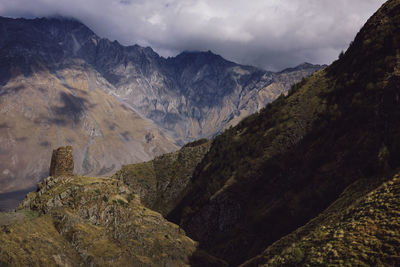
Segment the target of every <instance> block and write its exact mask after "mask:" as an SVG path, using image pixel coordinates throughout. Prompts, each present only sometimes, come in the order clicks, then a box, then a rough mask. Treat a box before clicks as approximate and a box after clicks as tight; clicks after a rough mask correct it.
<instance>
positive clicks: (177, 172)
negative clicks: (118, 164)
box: [113, 139, 210, 215]
mask: <svg viewBox="0 0 400 267" xmlns="http://www.w3.org/2000/svg"><path fill="white" fill-rule="evenodd" d="M209 148H210V143H209V142H207V140H206V139H204V140H203V141H202V140H199V141H195V142H192V143H189V144H187V145H185V146H184V147H183V148H182V149H180V150H178V151H177V152H173V153H168V154H164V155H162V156H159V157H156V158H155V159H154V160H152V161H148V162H143V163H137V164H130V165H125V166H123V167H122V168H121V170H119V171H118V172H117V173H115V174H114V175H113V177H114V178H116V179H120V180H122V181H123V182H124V183H126V184H127V185H129V187H130V189H131V190H132V191H133V192H134V193H136V194H138V195H139V196H140V199H141V201H142V203H143V204H144V205H145V206H146V207H149V208H151V209H153V210H156V211H158V212H160V213H161V214H163V215H166V214H168V213H169V212H170V211H171V210H172V209H173V208H174V207H175V206H176V204H177V203H178V202H179V201H180V200H181V196H182V194H183V192H184V190H185V188H186V186H187V185H188V183H189V181H190V179H191V177H192V174H193V171H194V169H195V168H196V166H197V164H198V163H199V162H200V161H201V160H202V159H203V157H204V155H205V154H206V153H207V151H208V150H209Z"/></svg>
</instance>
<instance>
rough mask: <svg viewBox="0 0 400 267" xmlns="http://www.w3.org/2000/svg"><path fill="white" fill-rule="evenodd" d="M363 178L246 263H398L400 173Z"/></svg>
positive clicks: (304, 264) (381, 264)
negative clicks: (318, 212)
mask: <svg viewBox="0 0 400 267" xmlns="http://www.w3.org/2000/svg"><path fill="white" fill-rule="evenodd" d="M382 180H386V179H369V180H366V179H360V180H357V181H356V182H355V183H353V184H352V185H350V186H349V187H348V188H347V189H346V190H345V191H344V192H343V193H342V194H341V195H340V197H339V198H338V199H337V200H336V201H335V202H334V203H333V204H332V205H330V206H329V207H328V208H327V209H326V210H325V211H324V212H323V213H321V214H320V215H319V216H318V217H316V218H314V219H313V220H311V221H310V222H308V223H307V224H306V225H305V226H303V227H301V228H299V229H298V230H296V231H295V232H293V233H291V234H290V235H287V236H285V237H284V238H282V239H280V240H279V241H277V242H275V243H274V244H273V245H271V246H270V247H268V249H266V250H265V251H264V252H263V253H262V254H261V255H259V256H257V257H255V258H254V259H252V260H250V261H248V262H246V263H245V264H243V266H260V265H266V266H294V265H298V266H300V265H301V266H397V265H398V264H399V262H400V249H399V248H400V232H399V227H400V220H399V219H398V218H399V215H400V212H399V210H400V176H399V174H396V175H395V176H394V177H393V178H392V179H389V180H388V181H386V182H384V183H382Z"/></svg>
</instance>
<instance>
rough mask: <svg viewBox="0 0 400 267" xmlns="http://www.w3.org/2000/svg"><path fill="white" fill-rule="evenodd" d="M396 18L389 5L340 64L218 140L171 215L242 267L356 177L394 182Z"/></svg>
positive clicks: (399, 72) (398, 76) (399, 10)
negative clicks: (391, 174)
mask: <svg viewBox="0 0 400 267" xmlns="http://www.w3.org/2000/svg"><path fill="white" fill-rule="evenodd" d="M399 14H400V1H398V0H391V1H388V2H387V3H386V4H384V5H383V7H382V8H381V9H380V10H379V11H378V12H377V13H376V14H375V15H374V16H373V17H372V18H371V19H370V20H369V21H368V22H367V23H366V25H365V26H364V27H363V28H362V30H361V31H360V32H359V34H358V35H357V37H356V38H355V40H354V42H353V43H352V44H351V45H350V47H349V49H348V50H347V52H346V53H345V54H344V55H341V56H340V59H339V60H338V61H337V62H335V63H333V64H332V65H331V66H330V67H328V68H327V69H324V70H321V71H319V72H317V73H316V74H314V75H313V76H312V77H310V78H308V79H306V80H304V81H303V82H301V83H300V84H298V85H296V86H294V87H293V89H292V90H291V92H290V93H289V96H288V97H280V98H278V100H276V101H275V102H273V103H272V104H269V105H267V106H266V108H264V109H263V110H261V111H260V112H259V113H258V114H254V115H252V116H250V117H248V118H246V119H245V120H243V121H242V122H240V123H239V124H238V126H236V127H234V128H232V129H229V130H227V131H226V132H224V133H223V134H222V135H220V136H218V137H216V138H215V140H214V141H213V144H212V146H211V148H210V151H209V152H208V154H207V155H206V156H205V158H204V159H203V161H202V162H201V163H200V165H199V166H198V167H197V168H196V171H195V173H194V175H193V179H192V182H191V184H190V188H188V190H187V191H186V192H187V194H186V197H185V198H184V199H183V200H182V201H181V203H180V204H179V205H178V207H177V208H176V209H175V210H174V211H173V212H171V213H170V214H169V216H168V218H170V219H172V220H173V221H175V222H177V223H179V224H180V225H181V226H182V227H183V228H184V229H185V230H186V231H187V233H188V235H189V236H191V237H192V238H193V239H195V240H198V241H199V242H200V247H202V248H203V249H205V250H207V251H208V252H210V253H211V254H213V255H215V256H217V257H220V258H222V259H224V260H226V261H228V262H229V263H230V264H232V265H238V264H241V263H243V262H244V261H245V260H248V259H250V258H252V257H254V256H256V255H257V254H259V253H261V252H262V251H263V250H264V249H265V248H267V247H268V246H269V245H271V244H272V243H273V242H275V241H276V240H278V239H280V238H281V237H282V236H284V235H286V234H289V233H290V232H292V231H294V230H295V229H297V228H298V227H300V226H302V225H304V224H306V223H307V222H308V221H309V220H310V219H312V218H314V217H316V216H317V215H318V214H319V213H321V212H322V211H323V210H324V209H326V208H327V207H328V206H329V205H330V204H331V203H332V202H333V201H335V200H336V199H337V198H338V197H339V196H340V194H341V193H342V192H343V190H344V189H345V188H346V187H348V186H349V185H350V184H352V183H353V182H354V181H356V180H357V179H372V180H376V179H378V177H381V176H386V177H390V172H391V171H392V170H393V169H395V168H398V167H399V166H400V154H399V153H400V152H399V151H400V150H399V148H400V141H399V140H400V124H399V123H398V118H399V116H400V109H399V99H400V98H399V93H400V50H399V43H400V29H399V27H397V26H398V25H399V23H400V16H399ZM389 216H392V215H390V213H389ZM392 218H393V217H392ZM394 254H396V253H394ZM393 260H394V261H395V262H396V263H397V264H398V263H399V261H398V259H397V258H394V259H393Z"/></svg>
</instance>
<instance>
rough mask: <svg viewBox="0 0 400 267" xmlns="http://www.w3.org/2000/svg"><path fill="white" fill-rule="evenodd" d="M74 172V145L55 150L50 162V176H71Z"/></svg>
mask: <svg viewBox="0 0 400 267" xmlns="http://www.w3.org/2000/svg"><path fill="white" fill-rule="evenodd" d="M73 172H74V153H73V149H72V146H65V147H59V148H57V149H54V150H53V155H52V156H51V163H50V173H49V175H50V176H55V177H56V176H70V175H73Z"/></svg>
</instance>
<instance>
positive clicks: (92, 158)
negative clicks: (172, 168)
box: [0, 18, 320, 209]
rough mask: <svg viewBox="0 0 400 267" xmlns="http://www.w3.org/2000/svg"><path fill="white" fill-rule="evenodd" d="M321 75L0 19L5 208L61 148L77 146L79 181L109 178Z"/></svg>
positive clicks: (75, 26) (73, 25) (77, 28)
mask: <svg viewBox="0 0 400 267" xmlns="http://www.w3.org/2000/svg"><path fill="white" fill-rule="evenodd" d="M319 68H320V66H313V65H302V66H301V67H299V69H291V70H288V71H286V72H285V73H281V74H274V73H269V72H266V71H262V70H259V69H256V68H254V67H247V66H241V65H238V64H235V63H232V62H229V61H226V60H224V59H223V58H221V57H220V56H217V55H214V54H212V53H210V52H207V53H202V52H193V53H189V52H187V53H182V54H181V55H179V56H177V57H176V58H169V59H165V58H162V57H160V56H158V55H157V54H156V53H155V52H154V51H153V50H152V49H151V48H148V47H147V48H143V47H140V46H138V45H135V46H129V47H125V46H122V45H120V44H119V43H118V42H116V41H114V42H111V41H109V40H107V39H101V38H99V37H98V36H97V35H95V34H94V33H93V32H92V31H91V30H90V29H89V28H87V27H86V26H85V25H83V24H81V23H80V22H77V21H75V20H70V19H60V18H57V19H45V18H43V19H34V20H28V19H8V18H0V113H1V116H0V160H1V161H0V170H1V171H0V209H1V208H10V207H13V206H15V203H16V201H19V200H21V198H22V197H23V195H24V193H25V192H26V190H29V189H30V188H32V187H33V185H34V184H36V182H37V181H38V180H39V179H41V178H44V177H46V175H47V170H46V168H45V166H44V165H45V162H47V161H48V158H49V155H50V154H49V152H50V151H51V149H52V148H53V147H54V146H59V145H66V144H72V145H74V146H75V147H76V148H77V149H76V150H75V152H76V161H77V163H79V164H77V165H76V166H77V169H76V171H77V172H78V173H80V174H87V175H109V174H111V173H112V172H114V171H115V170H116V169H118V168H119V167H120V166H121V165H122V164H127V163H134V162H140V161H145V160H150V159H152V158H154V156H157V155H160V154H162V153H166V152H171V151H173V150H176V149H177V148H178V145H182V144H184V143H186V142H187V141H188V140H192V139H195V138H198V137H200V136H207V137H209V136H213V135H215V134H216V133H218V132H219V131H221V130H222V129H223V128H225V127H228V126H230V125H232V124H236V123H237V122H238V121H239V119H240V118H242V117H244V116H246V115H248V114H250V113H253V112H255V111H256V110H258V109H259V108H261V107H262V106H263V105H264V104H265V103H266V102H269V101H271V100H273V99H274V98H275V97H277V96H278V95H279V94H281V93H285V92H286V91H287V89H288V84H290V83H291V82H295V81H297V80H299V79H301V77H303V76H306V75H308V74H310V73H312V72H313V71H315V70H316V69H319ZM8 196H15V198H14V199H12V200H10V199H9V197H8Z"/></svg>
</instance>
